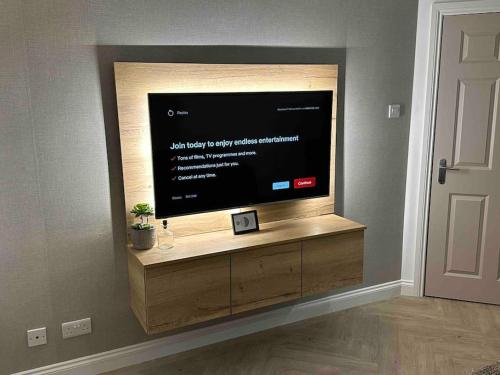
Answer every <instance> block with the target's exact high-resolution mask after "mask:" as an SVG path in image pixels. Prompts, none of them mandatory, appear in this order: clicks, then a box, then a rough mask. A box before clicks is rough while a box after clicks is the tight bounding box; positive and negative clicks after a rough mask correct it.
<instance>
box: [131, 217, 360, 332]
mask: <svg viewBox="0 0 500 375" xmlns="http://www.w3.org/2000/svg"><path fill="white" fill-rule="evenodd" d="M364 229H365V226H364V225H361V224H358V223H355V222H353V221H350V220H347V219H344V218H342V217H339V216H335V215H323V216H317V217H310V218H303V219H294V220H283V221H278V222H274V223H264V224H262V225H261V231H259V232H253V233H249V234H245V235H242V236H235V235H233V233H232V231H227V230H224V231H217V232H210V233H204V234H197V235H192V236H184V237H179V238H177V239H176V240H175V245H174V247H173V248H172V249H169V250H160V249H158V248H153V249H151V250H147V251H137V250H134V249H132V248H129V282H130V304H131V307H132V310H133V311H134V313H135V315H136V316H137V318H138V319H139V321H140V322H141V324H142V326H143V328H144V330H145V331H146V332H147V333H149V334H151V333H158V332H163V331H167V330H171V329H174V328H178V327H183V326H187V325H191V324H195V323H199V322H203V321H207V320H210V319H215V318H220V317H224V316H227V315H231V314H237V313H241V312H244V311H250V310H254V309H257V308H261V307H264V306H270V305H274V304H277V303H281V302H286V301H291V300H296V299H298V298H301V297H302V296H308V295H312V294H316V293H324V292H327V291H330V290H332V289H335V288H339V287H343V286H347V285H353V284H357V283H360V282H361V281H362V280H363V232H364Z"/></svg>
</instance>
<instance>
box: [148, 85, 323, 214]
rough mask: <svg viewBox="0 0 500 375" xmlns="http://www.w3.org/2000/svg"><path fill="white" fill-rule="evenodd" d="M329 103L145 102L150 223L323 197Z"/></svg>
mask: <svg viewBox="0 0 500 375" xmlns="http://www.w3.org/2000/svg"><path fill="white" fill-rule="evenodd" d="M332 99H333V92H332V91H300V92H296V91H294V92H247V93H240V92H238V93H182V94H171V93H168V94H163V93H161V94H158V93H154V94H149V97H148V101H149V115H150V126H151V144H152V154H153V177H154V193H155V205H156V217H157V218H166V217H172V216H180V215H186V214H193V213H200V212H207V211H215V210H222V209H229V208H235V207H244V206H251V205H259V204H265V203H271V202H281V201H290V200H296V199H306V198H315V197H322V196H327V195H328V194H329V187H330V142H331V123H332Z"/></svg>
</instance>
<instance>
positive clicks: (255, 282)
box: [231, 242, 301, 314]
mask: <svg viewBox="0 0 500 375" xmlns="http://www.w3.org/2000/svg"><path fill="white" fill-rule="evenodd" d="M300 296H301V243H300V242H293V243H289V244H285V245H280V246H270V247H263V248H260V249H256V250H250V251H244V252H240V253H236V254H232V255H231V312H232V313H233V314H235V313H239V312H243V311H248V310H253V309H257V308H259V307H264V306H269V305H274V304H276V303H280V302H285V301H290V300H293V299H296V298H300Z"/></svg>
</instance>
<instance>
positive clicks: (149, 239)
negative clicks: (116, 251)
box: [130, 227, 156, 250]
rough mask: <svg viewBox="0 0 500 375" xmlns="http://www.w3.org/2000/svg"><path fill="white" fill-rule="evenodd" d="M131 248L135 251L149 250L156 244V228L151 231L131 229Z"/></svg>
mask: <svg viewBox="0 0 500 375" xmlns="http://www.w3.org/2000/svg"><path fill="white" fill-rule="evenodd" d="M130 236H131V237H132V246H133V247H134V249H136V250H149V249H151V248H152V247H153V246H154V245H155V242H156V228H155V227H152V228H151V229H141V230H138V229H131V233H130Z"/></svg>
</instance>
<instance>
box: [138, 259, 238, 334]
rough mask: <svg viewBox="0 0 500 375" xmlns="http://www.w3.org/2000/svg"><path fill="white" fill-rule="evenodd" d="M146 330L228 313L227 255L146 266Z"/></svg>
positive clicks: (173, 326)
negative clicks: (148, 267)
mask: <svg viewBox="0 0 500 375" xmlns="http://www.w3.org/2000/svg"><path fill="white" fill-rule="evenodd" d="M146 303H147V318H148V329H147V332H148V333H156V332H161V331H165V330H168V329H173V328H178V327H183V326H186V325H190V324H195V323H199V322H203V321H206V320H210V319H215V318H220V317H222V316H227V315H229V314H230V312H231V310H230V259H229V256H228V255H225V256H224V255H223V256H214V257H210V258H207V259H202V260H193V261H186V262H181V263H176V264H171V265H166V266H162V267H156V268H151V269H147V270H146Z"/></svg>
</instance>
